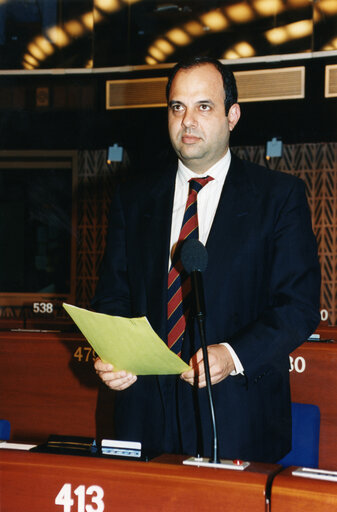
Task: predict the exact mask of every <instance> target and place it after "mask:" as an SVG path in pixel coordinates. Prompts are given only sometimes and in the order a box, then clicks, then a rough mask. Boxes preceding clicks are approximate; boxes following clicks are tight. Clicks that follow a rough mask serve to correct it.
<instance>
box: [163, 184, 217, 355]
mask: <svg viewBox="0 0 337 512" xmlns="http://www.w3.org/2000/svg"><path fill="white" fill-rule="evenodd" d="M211 180H213V178H212V177H211V176H207V177H205V178H192V179H191V180H189V184H190V188H189V194H188V198H187V202H186V207H185V213H184V218H183V223H182V227H181V231H180V235H179V239H178V242H177V245H176V248H175V250H174V254H173V257H172V264H171V268H170V272H169V275H168V297H167V333H168V334H167V344H168V347H169V348H170V349H171V350H173V352H175V353H176V354H178V356H180V355H181V346H182V341H183V336H184V332H185V327H186V321H187V318H188V313H189V310H190V292H191V279H190V276H189V275H188V274H187V272H186V271H185V270H184V268H183V266H182V263H181V260H180V250H181V246H182V244H183V242H184V241H185V240H187V239H189V238H199V230H198V210H197V195H198V192H199V191H200V190H201V189H202V188H203V187H204V186H205V185H206V184H207V183H208V182H210V181H211Z"/></svg>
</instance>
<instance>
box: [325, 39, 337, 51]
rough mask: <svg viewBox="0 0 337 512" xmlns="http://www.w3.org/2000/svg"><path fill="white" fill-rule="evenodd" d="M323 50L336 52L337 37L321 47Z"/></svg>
mask: <svg viewBox="0 0 337 512" xmlns="http://www.w3.org/2000/svg"><path fill="white" fill-rule="evenodd" d="M323 50H337V37H335V38H334V39H331V41H329V42H328V43H327V44H326V45H325V46H323Z"/></svg>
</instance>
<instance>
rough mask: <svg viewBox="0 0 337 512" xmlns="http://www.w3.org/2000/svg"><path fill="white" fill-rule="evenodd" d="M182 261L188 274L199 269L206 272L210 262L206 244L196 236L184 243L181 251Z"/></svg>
mask: <svg viewBox="0 0 337 512" xmlns="http://www.w3.org/2000/svg"><path fill="white" fill-rule="evenodd" d="M180 258H181V262H182V264H183V267H184V269H185V270H186V272H187V273H188V274H190V273H191V272H193V271H195V270H197V271H199V272H204V270H206V267H207V263H208V253H207V250H206V248H205V246H204V245H203V244H202V243H201V242H200V241H199V240H196V239H194V238H190V239H189V240H186V242H184V243H183V245H182V248H181V253H180Z"/></svg>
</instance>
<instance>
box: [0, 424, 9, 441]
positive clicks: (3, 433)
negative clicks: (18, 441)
mask: <svg viewBox="0 0 337 512" xmlns="http://www.w3.org/2000/svg"><path fill="white" fill-rule="evenodd" d="M10 433H11V424H10V423H9V421H7V420H0V440H1V441H8V439H9V436H10Z"/></svg>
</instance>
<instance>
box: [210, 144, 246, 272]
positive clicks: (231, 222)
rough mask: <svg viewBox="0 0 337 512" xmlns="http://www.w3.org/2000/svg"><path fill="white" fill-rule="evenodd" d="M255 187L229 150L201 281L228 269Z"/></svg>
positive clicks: (241, 232) (243, 234) (242, 233)
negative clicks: (230, 157) (205, 267)
mask: <svg viewBox="0 0 337 512" xmlns="http://www.w3.org/2000/svg"><path fill="white" fill-rule="evenodd" d="M254 201H255V190H254V187H253V186H252V185H251V183H250V180H249V176H248V175H247V171H246V170H245V168H244V166H243V164H242V162H241V160H239V159H238V158H237V157H235V155H233V154H232V160H231V165H230V168H229V170H228V175H227V177H226V180H225V183H224V187H223V190H222V194H221V197H220V201H219V205H218V208H217V211H216V214H215V218H214V221H213V225H212V228H211V231H210V234H209V237H208V240H207V244H206V248H207V252H208V258H209V260H208V267H207V270H206V272H205V281H206V280H207V279H208V280H210V282H212V279H214V278H216V275H215V274H216V273H218V272H219V269H224V268H225V269H226V268H227V269H230V265H231V261H232V259H233V257H235V252H236V250H237V246H238V244H240V239H242V236H245V232H246V231H245V229H244V228H245V225H246V221H247V220H248V219H249V216H250V214H251V213H252V210H253V207H254Z"/></svg>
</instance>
